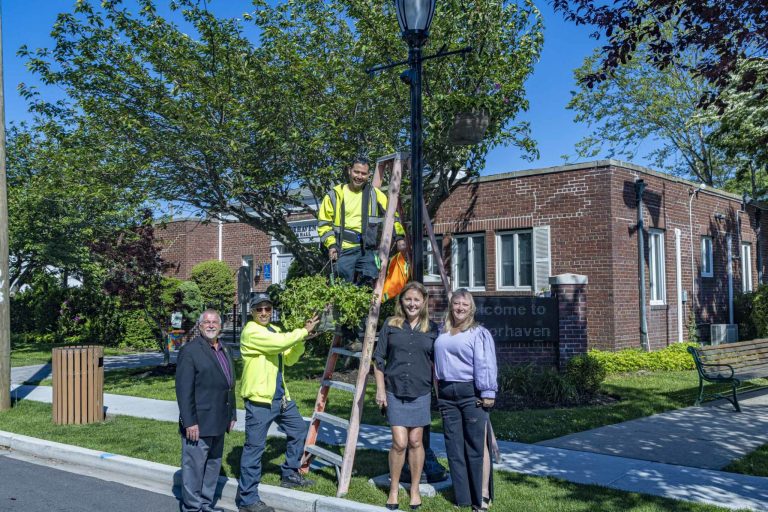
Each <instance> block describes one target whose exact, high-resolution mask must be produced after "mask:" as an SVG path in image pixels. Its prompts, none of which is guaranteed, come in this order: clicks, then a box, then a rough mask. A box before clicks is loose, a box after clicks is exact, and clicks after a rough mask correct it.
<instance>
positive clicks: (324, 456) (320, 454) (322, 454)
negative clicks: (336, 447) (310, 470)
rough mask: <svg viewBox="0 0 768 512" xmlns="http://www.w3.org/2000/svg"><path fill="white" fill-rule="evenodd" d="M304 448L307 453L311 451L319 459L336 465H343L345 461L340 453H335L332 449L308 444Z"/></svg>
mask: <svg viewBox="0 0 768 512" xmlns="http://www.w3.org/2000/svg"><path fill="white" fill-rule="evenodd" d="M304 450H305V451H306V452H307V453H311V454H312V455H314V456H315V457H317V458H318V459H321V460H324V461H326V462H330V463H331V464H333V465H334V466H339V467H341V464H342V462H343V459H342V458H341V455H339V454H338V453H333V452H332V451H330V450H326V449H325V448H320V447H319V446H317V445H311V446H306V447H305V448H304Z"/></svg>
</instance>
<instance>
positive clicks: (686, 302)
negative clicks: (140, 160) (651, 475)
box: [158, 160, 765, 361]
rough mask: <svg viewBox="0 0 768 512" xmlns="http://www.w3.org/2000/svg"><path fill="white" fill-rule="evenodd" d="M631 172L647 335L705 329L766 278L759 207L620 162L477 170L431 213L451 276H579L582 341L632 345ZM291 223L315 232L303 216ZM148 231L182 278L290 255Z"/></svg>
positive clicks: (262, 238) (186, 224) (531, 284)
mask: <svg viewBox="0 0 768 512" xmlns="http://www.w3.org/2000/svg"><path fill="white" fill-rule="evenodd" d="M639 181H641V182H642V183H643V184H644V192H643V195H642V201H643V208H642V213H643V224H644V226H643V232H644V235H645V236H644V239H643V243H644V253H643V258H642V260H643V272H644V278H645V279H644V281H645V283H644V285H645V286H644V289H645V308H644V313H645V318H646V322H647V338H648V343H649V346H650V347H651V348H653V349H656V348H661V347H664V346H667V345H668V344H670V343H674V342H678V341H683V340H685V339H687V338H688V324H689V319H690V318H691V311H692V308H695V310H696V321H695V323H696V324H697V327H698V328H699V331H700V333H701V335H702V337H703V338H704V339H708V337H709V329H708V327H709V324H712V323H715V324H732V323H733V322H734V320H733V306H732V304H733V296H734V295H736V294H738V293H740V292H742V291H744V290H751V289H752V288H753V287H754V286H756V285H757V282H758V276H762V275H763V270H764V263H763V260H762V258H761V255H762V254H764V250H765V247H762V248H761V250H758V247H757V238H758V233H759V225H760V223H761V221H760V208H759V205H755V204H744V203H743V201H742V198H740V197H738V196H736V195H734V194H730V193H726V192H723V191H719V190H713V189H709V188H705V189H701V188H699V187H698V186H697V185H695V184H693V183H691V182H688V181H685V180H682V179H678V178H675V177H672V176H668V175H665V174H662V173H658V172H655V171H652V170H650V169H647V168H644V167H640V166H636V165H633V164H629V163H625V162H619V161H616V160H601V161H596V162H589V163H583V164H574V165H567V166H562V167H552V168H545V169H536V170H529V171H520V172H513V173H507V174H496V175H492V176H484V177H481V178H479V179H477V180H475V181H473V182H472V183H470V184H467V185H465V186H462V187H460V188H459V189H458V190H457V191H456V192H455V193H454V194H452V195H451V197H450V198H448V199H447V200H446V201H445V202H444V203H443V204H442V205H441V207H440V209H439V211H438V212H437V215H436V216H435V219H434V220H433V223H434V228H435V233H436V235H437V236H438V239H439V241H440V243H441V245H442V253H443V257H444V259H445V261H446V267H447V270H448V273H449V274H450V278H451V282H452V285H453V287H454V288H459V287H464V288H468V289H470V290H472V291H473V293H475V294H476V295H480V296H510V295H534V294H547V293H548V290H549V278H550V276H553V275H560V274H565V273H574V274H581V275H585V276H587V278H588V285H587V287H586V288H587V290H588V297H589V301H588V306H587V311H588V313H587V326H588V327H587V328H588V337H589V346H590V347H595V348H602V349H609V350H615V349H620V348H626V347H639V346H640V345H641V338H642V336H641V311H643V308H641V307H640V304H641V289H640V287H639V286H638V283H639V274H640V272H639V266H638V238H639V237H638V218H637V213H638V201H637V190H638V187H639V185H638V182H639ZM293 227H294V229H295V231H296V232H297V234H300V236H302V237H303V238H304V239H305V240H307V242H312V241H314V240H316V231H315V223H314V222H313V220H311V219H310V220H307V219H304V220H297V221H296V222H294V223H293ZM158 236H159V237H160V238H161V239H162V243H163V245H164V247H165V250H164V256H165V258H166V259H167V260H169V261H171V262H173V263H174V264H175V270H174V272H175V275H177V276H178V277H182V278H184V277H186V276H187V275H188V273H189V269H190V268H191V266H192V265H193V264H194V263H197V262H199V261H204V260H206V259H222V260H224V261H226V262H227V263H229V264H230V266H231V267H232V268H233V272H235V271H236V269H237V267H238V266H240V265H246V266H249V267H250V268H251V269H252V270H251V272H252V274H251V275H252V276H255V275H257V274H258V277H256V282H255V287H254V289H255V290H263V289H265V288H266V286H268V285H269V284H271V283H273V282H280V281H281V280H283V279H284V278H285V272H286V270H287V266H288V265H289V264H290V261H291V260H292V257H291V255H290V254H288V253H287V251H286V250H285V249H284V248H283V247H282V245H281V244H280V243H278V242H276V241H275V240H273V239H272V238H271V237H270V236H268V235H266V234H264V233H261V232H259V231H257V230H255V229H253V228H251V227H249V226H246V225H243V224H238V223H232V224H229V223H222V224H219V223H218V222H216V221H214V222H211V223H208V224H205V223H201V222H200V221H198V220H192V219H187V220H181V221H177V222H171V223H169V224H168V226H167V228H166V229H165V231H163V230H162V229H161V230H158ZM764 245H765V241H764V240H763V241H762V242H761V246H764ZM425 247H427V248H428V247H429V244H426V245H425ZM425 257H426V261H425V281H427V282H431V283H434V284H435V285H436V286H437V284H438V283H439V278H438V276H437V270H436V268H437V266H436V262H435V258H434V257H433V255H432V254H427V255H426V256H425ZM747 262H748V264H747ZM437 290H439V288H436V291H437ZM435 295H438V296H439V295H440V294H439V293H436V294H435ZM500 351H501V353H502V357H504V358H505V359H508V360H510V361H515V360H523V359H525V358H529V359H530V358H536V357H540V356H541V357H543V358H545V359H546V357H548V356H547V354H550V353H551V352H552V351H553V348H552V347H547V346H544V345H542V344H541V343H537V342H530V343H519V344H516V346H514V347H501V348H500ZM505 352H506V355H505ZM515 354H517V355H515ZM521 354H522V356H521Z"/></svg>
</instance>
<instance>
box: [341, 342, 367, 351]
mask: <svg viewBox="0 0 768 512" xmlns="http://www.w3.org/2000/svg"><path fill="white" fill-rule="evenodd" d="M344 350H349V351H350V352H362V351H363V343H362V342H361V341H360V340H355V341H353V342H351V343H348V344H347V345H345V346H344Z"/></svg>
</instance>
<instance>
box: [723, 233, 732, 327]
mask: <svg viewBox="0 0 768 512" xmlns="http://www.w3.org/2000/svg"><path fill="white" fill-rule="evenodd" d="M725 240H726V245H727V247H728V269H727V270H728V323H729V324H732V323H733V236H732V235H728V236H727V237H726V239H725Z"/></svg>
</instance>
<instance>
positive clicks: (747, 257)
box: [741, 242, 752, 293]
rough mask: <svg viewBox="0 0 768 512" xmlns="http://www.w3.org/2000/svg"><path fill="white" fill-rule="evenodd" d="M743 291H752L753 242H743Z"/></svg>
mask: <svg viewBox="0 0 768 512" xmlns="http://www.w3.org/2000/svg"><path fill="white" fill-rule="evenodd" d="M741 291H742V292H744V293H747V292H751V291H752V244H750V243H746V242H745V243H742V244H741Z"/></svg>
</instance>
